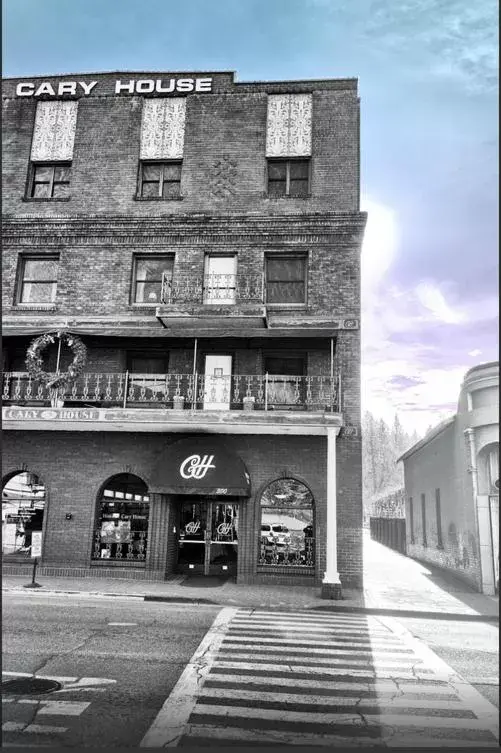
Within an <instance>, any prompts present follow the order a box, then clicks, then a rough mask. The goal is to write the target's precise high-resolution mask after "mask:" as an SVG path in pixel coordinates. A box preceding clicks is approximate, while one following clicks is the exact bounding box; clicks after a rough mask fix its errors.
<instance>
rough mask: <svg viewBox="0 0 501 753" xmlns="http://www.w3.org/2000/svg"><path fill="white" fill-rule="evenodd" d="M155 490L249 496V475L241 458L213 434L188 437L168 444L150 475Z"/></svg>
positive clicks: (176, 492)
mask: <svg viewBox="0 0 501 753" xmlns="http://www.w3.org/2000/svg"><path fill="white" fill-rule="evenodd" d="M149 491H150V492H151V493H153V494H211V495H212V494H216V495H233V496H239V497H248V496H249V495H250V476H249V474H248V472H247V469H246V467H245V465H244V463H243V461H242V460H241V458H239V457H238V455H236V454H235V453H234V452H232V451H231V450H229V449H228V447H227V446H226V445H225V444H224V443H223V441H222V440H221V438H220V437H218V436H216V435H214V434H210V435H209V434H208V435H204V436H203V437H200V436H197V437H187V438H185V439H181V440H179V441H178V442H174V443H173V444H171V445H169V446H168V447H166V448H165V450H164V451H163V452H162V453H161V455H160V457H159V458H158V460H157V462H156V465H155V467H154V469H153V473H152V475H151V482H150V485H149Z"/></svg>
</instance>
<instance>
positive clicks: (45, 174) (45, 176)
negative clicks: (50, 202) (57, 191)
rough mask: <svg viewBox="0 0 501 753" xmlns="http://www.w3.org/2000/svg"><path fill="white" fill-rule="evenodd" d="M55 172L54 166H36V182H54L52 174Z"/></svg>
mask: <svg viewBox="0 0 501 753" xmlns="http://www.w3.org/2000/svg"><path fill="white" fill-rule="evenodd" d="M53 172H54V168H53V167H52V166H47V165H36V166H35V181H39V180H42V181H47V182H48V181H50V180H52V174H53Z"/></svg>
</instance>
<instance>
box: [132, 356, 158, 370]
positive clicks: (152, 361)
mask: <svg viewBox="0 0 501 753" xmlns="http://www.w3.org/2000/svg"><path fill="white" fill-rule="evenodd" d="M129 371H132V372H133V373H134V374H166V373H167V361H166V359H165V358H163V357H162V356H152V357H150V358H140V357H133V358H131V362H130V369H129Z"/></svg>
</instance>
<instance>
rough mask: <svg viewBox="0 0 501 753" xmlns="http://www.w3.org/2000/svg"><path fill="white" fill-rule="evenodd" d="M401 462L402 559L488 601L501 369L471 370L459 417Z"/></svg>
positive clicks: (495, 569) (495, 554)
mask: <svg viewBox="0 0 501 753" xmlns="http://www.w3.org/2000/svg"><path fill="white" fill-rule="evenodd" d="M400 460H402V461H403V463H404V476H405V496H406V502H405V505H406V519H407V553H408V554H409V555H410V556H411V557H415V558H416V559H419V560H423V561H424V562H431V563H433V564H435V565H439V566H440V567H443V568H445V569H446V570H449V571H450V572H452V573H453V574H454V575H456V576H458V577H459V578H461V579H462V580H465V581H466V582H468V583H469V584H470V585H472V586H474V587H475V588H477V589H478V590H479V591H481V592H483V593H486V594H491V595H492V594H494V593H496V592H498V589H499V364H498V363H497V362H496V363H485V364H480V365H479V366H474V367H473V368H472V369H470V370H469V371H468V372H467V373H466V375H465V378H464V381H463V384H462V387H461V391H460V395H459V401H458V410H457V413H456V414H455V415H454V416H452V417H451V418H448V419H446V420H445V421H442V422H441V423H440V424H439V425H438V426H436V427H435V428H434V429H432V430H431V431H430V432H429V433H428V434H427V435H426V436H425V437H424V438H423V439H422V440H420V441H419V442H417V443H416V444H415V445H414V446H413V447H411V448H410V449H409V450H407V452H405V453H404V454H403V455H402V457H401V458H400Z"/></svg>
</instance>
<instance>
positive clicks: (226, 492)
mask: <svg viewBox="0 0 501 753" xmlns="http://www.w3.org/2000/svg"><path fill="white" fill-rule="evenodd" d="M216 494H228V489H216Z"/></svg>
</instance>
